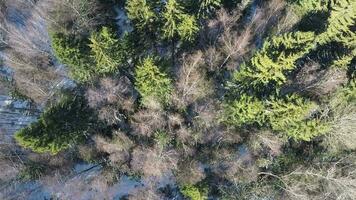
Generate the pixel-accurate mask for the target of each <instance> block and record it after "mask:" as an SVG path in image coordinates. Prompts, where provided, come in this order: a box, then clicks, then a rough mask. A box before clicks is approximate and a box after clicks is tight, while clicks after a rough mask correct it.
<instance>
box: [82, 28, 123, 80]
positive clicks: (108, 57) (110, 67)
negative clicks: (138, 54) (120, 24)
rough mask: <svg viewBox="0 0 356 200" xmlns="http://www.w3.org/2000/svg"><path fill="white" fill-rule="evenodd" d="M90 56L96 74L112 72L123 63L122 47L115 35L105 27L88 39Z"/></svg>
mask: <svg viewBox="0 0 356 200" xmlns="http://www.w3.org/2000/svg"><path fill="white" fill-rule="evenodd" d="M89 47H90V48H91V55H92V58H93V60H94V61H95V63H96V68H95V71H96V72H97V73H109V72H114V71H115V70H116V69H117V67H118V66H119V65H120V64H121V63H122V62H123V61H124V56H123V47H122V45H121V43H120V40H119V39H117V38H116V35H115V34H114V33H113V32H112V31H110V30H109V28H107V27H103V28H102V29H101V30H100V32H97V33H93V34H92V35H91V37H90V44H89Z"/></svg>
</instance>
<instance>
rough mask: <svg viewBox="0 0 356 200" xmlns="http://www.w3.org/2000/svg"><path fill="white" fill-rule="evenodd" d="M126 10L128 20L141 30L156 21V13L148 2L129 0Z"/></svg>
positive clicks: (144, 0)
mask: <svg viewBox="0 0 356 200" xmlns="http://www.w3.org/2000/svg"><path fill="white" fill-rule="evenodd" d="M125 8H126V11H127V16H128V18H129V19H130V20H131V21H132V22H133V23H134V25H135V26H136V27H137V28H139V29H141V30H143V29H144V28H145V27H147V25H148V24H150V23H152V22H153V21H154V20H155V19H156V13H155V12H154V11H153V8H152V6H151V5H150V4H149V2H147V1H146V0H128V1H127V2H126V7H125Z"/></svg>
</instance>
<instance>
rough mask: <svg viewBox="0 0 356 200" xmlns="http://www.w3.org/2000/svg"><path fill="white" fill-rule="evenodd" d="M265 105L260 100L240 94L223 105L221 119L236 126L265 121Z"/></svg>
mask: <svg viewBox="0 0 356 200" xmlns="http://www.w3.org/2000/svg"><path fill="white" fill-rule="evenodd" d="M264 111H265V106H264V104H263V102H262V101H260V100H258V99H257V98H254V97H252V96H249V95H246V94H242V95H241V96H240V97H239V98H238V99H236V100H234V101H233V102H231V103H228V104H226V105H225V106H224V113H223V116H222V121H223V122H224V123H226V124H229V125H233V126H236V127H242V126H246V125H252V124H259V125H263V124H264V122H265V115H264Z"/></svg>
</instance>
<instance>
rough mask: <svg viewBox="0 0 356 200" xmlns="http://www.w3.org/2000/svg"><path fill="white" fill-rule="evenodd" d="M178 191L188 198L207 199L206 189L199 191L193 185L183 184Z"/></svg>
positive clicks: (191, 199) (195, 199) (194, 199)
mask: <svg viewBox="0 0 356 200" xmlns="http://www.w3.org/2000/svg"><path fill="white" fill-rule="evenodd" d="M180 191H181V193H182V194H183V195H184V197H186V198H188V199H190V200H206V199H208V195H207V191H201V190H199V188H198V187H196V186H194V185H184V186H183V187H182V188H181V190H180Z"/></svg>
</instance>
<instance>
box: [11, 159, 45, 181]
mask: <svg viewBox="0 0 356 200" xmlns="http://www.w3.org/2000/svg"><path fill="white" fill-rule="evenodd" d="M46 168H47V166H45V165H43V164H41V163H36V162H33V161H29V162H26V163H25V167H24V168H23V169H22V170H21V171H20V173H19V175H18V176H19V178H20V179H21V180H23V181H33V180H37V179H39V178H40V177H41V176H42V175H43V173H44V172H45V171H46Z"/></svg>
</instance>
